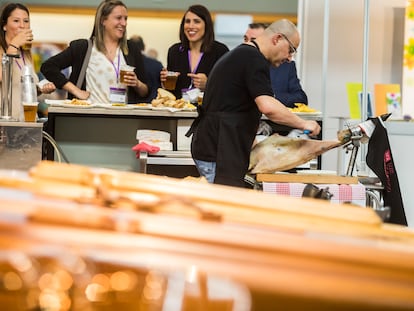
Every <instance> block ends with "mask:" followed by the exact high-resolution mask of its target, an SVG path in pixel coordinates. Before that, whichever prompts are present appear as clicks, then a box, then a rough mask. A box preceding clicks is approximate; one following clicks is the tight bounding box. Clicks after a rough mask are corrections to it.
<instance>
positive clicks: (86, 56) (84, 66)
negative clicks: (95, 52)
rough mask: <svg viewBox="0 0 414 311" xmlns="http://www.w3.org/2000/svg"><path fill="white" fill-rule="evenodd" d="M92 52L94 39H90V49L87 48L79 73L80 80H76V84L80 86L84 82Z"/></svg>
mask: <svg viewBox="0 0 414 311" xmlns="http://www.w3.org/2000/svg"><path fill="white" fill-rule="evenodd" d="M91 53H92V40H91V39H88V49H87V50H86V54H85V58H84V59H83V63H82V68H81V71H80V73H79V77H78V81H77V82H76V86H77V87H78V88H81V87H82V82H83V80H84V79H85V74H86V68H87V67H88V63H89V58H90V57H91Z"/></svg>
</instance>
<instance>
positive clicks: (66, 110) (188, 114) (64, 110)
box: [48, 106, 198, 118]
mask: <svg viewBox="0 0 414 311" xmlns="http://www.w3.org/2000/svg"><path fill="white" fill-rule="evenodd" d="M48 111H49V113H59V114H83V115H96V114H99V115H118V116H120V115H125V116H148V117H152V116H156V117H180V118H195V117H197V115H198V114H197V111H184V110H183V111H174V112H171V111H169V110H150V109H130V108H121V107H120V108H118V109H115V108H114V109H107V108H102V107H91V108H78V107H74V108H71V107H55V106H50V107H49V108H48Z"/></svg>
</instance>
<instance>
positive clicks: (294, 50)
mask: <svg viewBox="0 0 414 311" xmlns="http://www.w3.org/2000/svg"><path fill="white" fill-rule="evenodd" d="M281 35H282V37H283V38H285V39H286V41H287V42H288V43H289V54H290V55H291V56H293V55H295V54H296V52H297V49H296V48H295V46H294V45H293V44H292V42H291V41H290V40H289V39H288V37H286V35H285V34H283V33H281Z"/></svg>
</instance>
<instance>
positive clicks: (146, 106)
mask: <svg viewBox="0 0 414 311" xmlns="http://www.w3.org/2000/svg"><path fill="white" fill-rule="evenodd" d="M131 106H133V107H134V109H145V110H152V105H151V104H145V105H143V104H141V105H137V104H132V105H131Z"/></svg>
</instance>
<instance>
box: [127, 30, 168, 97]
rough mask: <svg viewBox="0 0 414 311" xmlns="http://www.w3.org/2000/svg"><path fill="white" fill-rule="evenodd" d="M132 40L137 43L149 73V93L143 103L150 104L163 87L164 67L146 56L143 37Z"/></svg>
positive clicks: (133, 37) (132, 38)
mask: <svg viewBox="0 0 414 311" xmlns="http://www.w3.org/2000/svg"><path fill="white" fill-rule="evenodd" d="M130 40H132V41H135V42H137V44H138V47H139V49H140V51H141V53H142V57H143V59H144V67H145V70H146V71H147V78H148V87H149V93H148V96H147V97H146V98H145V99H144V100H143V102H146V103H150V102H151V100H153V99H154V98H155V97H157V89H158V88H160V87H161V81H160V71H161V70H162V68H163V65H162V63H161V62H160V61H158V60H156V59H154V58H151V57H148V56H146V55H145V54H144V51H145V44H144V40H143V39H142V37H141V36H132V37H131V38H130Z"/></svg>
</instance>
